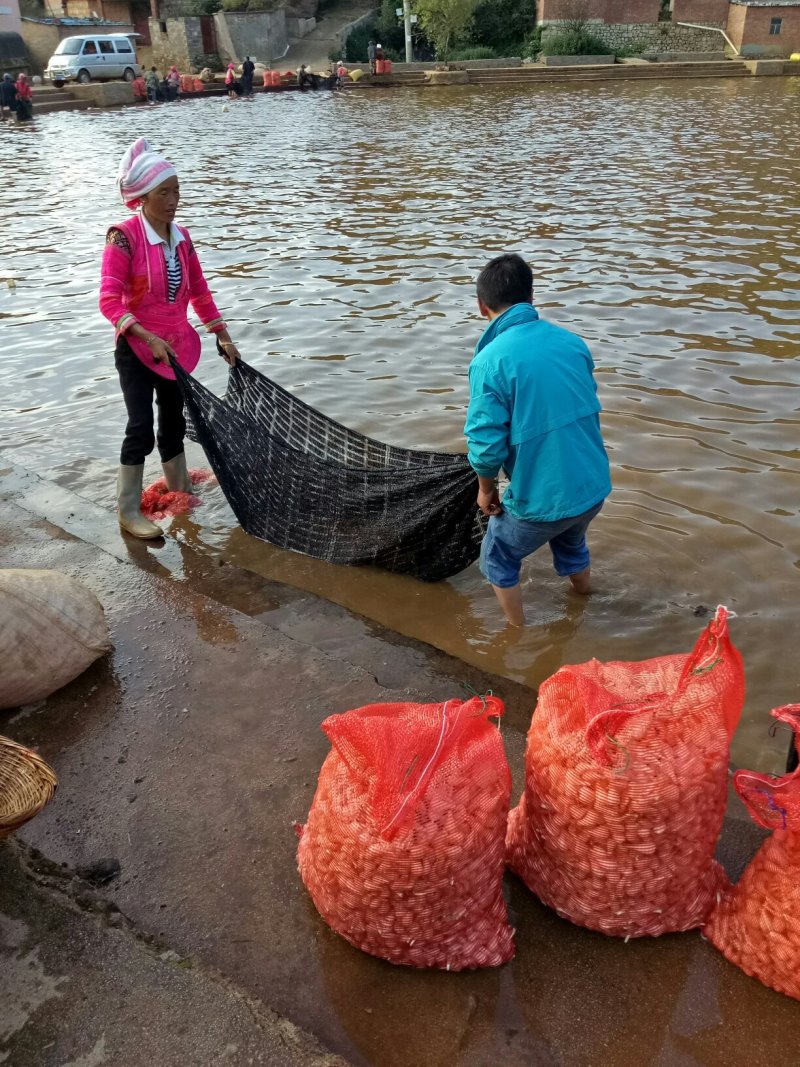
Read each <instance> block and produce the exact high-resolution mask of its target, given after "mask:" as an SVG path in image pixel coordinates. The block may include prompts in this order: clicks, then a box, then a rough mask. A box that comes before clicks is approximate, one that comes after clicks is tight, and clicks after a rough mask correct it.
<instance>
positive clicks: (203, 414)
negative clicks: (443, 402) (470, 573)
mask: <svg viewBox="0 0 800 1067" xmlns="http://www.w3.org/2000/svg"><path fill="white" fill-rule="evenodd" d="M176 372H177V375H178V381H179V383H180V386H181V390H182V392H183V396H184V401H185V405H186V411H187V416H188V421H189V423H190V431H189V432H190V436H191V437H192V438H193V440H196V441H197V442H199V444H200V445H202V447H203V449H204V450H205V453H206V455H207V457H208V461H209V463H210V464H211V467H212V469H213V471H214V473H215V474H216V476H217V478H218V479H219V484H220V486H221V487H222V491H223V493H224V494H225V496H226V497H227V499H228V502H229V503H230V505H231V507H232V508H233V511H234V514H235V515H236V518H237V519H238V520H239V522H240V523H241V525H242V527H243V529H244V530H246V531H247V533H249V534H253V536H255V537H260V538H262V539H263V540H264V541H269V542H270V544H273V545H279V546H280V547H281V548H289V549H293V550H294V551H295V552H304V553H305V554H306V555H309V556H315V557H316V558H317V559H324V560H328V561H329V562H330V563H346V564H351V565H363V564H375V565H377V566H379V567H384V568H385V569H386V570H390V571H397V572H399V573H401V574H411V575H414V576H415V577H417V578H421V579H422V580H423V581H427V582H436V581H440V580H441V579H443V578H448V577H449V576H450V575H452V574H456V573H457V572H458V571H461V570H463V569H464V568H465V567H467V566H469V564H470V563H472V562H473V560H475V559H477V557H478V551H479V548H480V542H481V538H482V536H483V524H482V519H481V514H480V512H479V511H478V509H477V507H476V503H475V499H476V495H477V481H476V477H475V474H474V472H473V470H472V468H471V467H470V465H469V463H468V461H467V457H466V455H455V454H445V453H440V452H417V451H414V450H412V449H408V448H395V447H393V446H392V445H385V444H381V443H380V442H379V441H373V440H372V439H371V438H369V437H365V436H364V435H363V434H360V433H356V431H355V430H348V429H347V428H346V427H344V426H342V425H340V424H339V423H338V422H334V421H333V419H329V418H326V416H325V415H322V414H321V413H320V412H319V411H316V410H315V409H314V408H311V407H309V406H308V405H307V404H304V403H303V401H302V400H299V399H298V398H297V397H296V396H293V395H292V394H291V393H289V392H287V391H286V390H285V389H282V388H281V387H280V386H279V385H277V384H276V383H275V382H273V381H271V380H270V379H269V378H265V377H264V376H263V375H262V374H259V372H258V371H257V370H254V368H253V367H251V366H249V365H248V364H246V363H242V362H241V361H240V362H239V363H237V364H236V366H235V367H233V368H232V369H231V371H230V374H229V377H228V390H227V392H226V394H225V396H223V397H217V396H215V395H214V394H213V393H210V392H209V391H208V389H206V388H205V387H204V386H202V385H201V384H200V383H199V382H198V381H197V380H196V379H195V378H192V377H191V376H190V375H188V374H186V373H185V372H184V371H183V370H181V369H180V367H177V368H176Z"/></svg>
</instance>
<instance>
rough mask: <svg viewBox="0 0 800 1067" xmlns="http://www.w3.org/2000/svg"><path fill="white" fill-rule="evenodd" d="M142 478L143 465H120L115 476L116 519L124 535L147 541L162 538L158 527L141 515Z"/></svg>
mask: <svg viewBox="0 0 800 1067" xmlns="http://www.w3.org/2000/svg"><path fill="white" fill-rule="evenodd" d="M143 478H144V463H140V464H139V465H138V466H136V467H132V466H130V465H129V464H127V463H122V464H120V468H119V474H118V475H117V517H118V518H119V524H120V526H121V527H122V529H123V530H125V532H126V533H129V534H131V535H132V536H133V537H141V538H142V539H143V540H145V541H147V540H150V539H151V538H154V537H163V536H164V534H163V531H162V529H161V527H160V526H156V524H155V523H154V522H150V520H149V519H146V518H145V517H144V515H142V480H143Z"/></svg>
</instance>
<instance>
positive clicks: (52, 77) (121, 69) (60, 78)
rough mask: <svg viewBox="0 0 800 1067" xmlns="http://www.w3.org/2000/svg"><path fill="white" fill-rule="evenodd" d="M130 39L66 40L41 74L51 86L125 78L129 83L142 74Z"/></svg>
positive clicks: (114, 35) (126, 36)
mask: <svg viewBox="0 0 800 1067" xmlns="http://www.w3.org/2000/svg"><path fill="white" fill-rule="evenodd" d="M131 36H137V34H131V35H129V34H126V33H107V34H103V36H100V35H98V34H91V35H85V36H84V35H81V36H80V37H65V38H64V40H63V41H60V42H59V45H58V48H57V49H56V50H55V52H54V53H53V54H52V56H51V57H50V59H49V61H48V64H47V69H46V70H45V72H44V76H45V80H46V81H50V82H69V81H78V82H81V83H82V84H84V85H86V84H87V83H88V82H90V81H99V80H100V79H103V78H105V79H108V78H124V79H125V81H127V82H132V81H133V79H134V78H138V77H139V75H140V74H141V73H142V68H141V67H140V66H139V63H138V60H137V58H136V50H135V49H134V46H133V41H132V40H131Z"/></svg>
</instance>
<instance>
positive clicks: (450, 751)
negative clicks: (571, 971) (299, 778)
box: [297, 696, 514, 971]
mask: <svg viewBox="0 0 800 1067" xmlns="http://www.w3.org/2000/svg"><path fill="white" fill-rule="evenodd" d="M502 714H503V704H502V701H500V700H498V699H497V698H495V697H492V696H488V697H485V698H484V697H475V698H473V699H472V700H469V701H466V702H465V703H462V702H460V701H458V700H448V701H447V703H445V704H371V705H369V706H367V707H364V708H357V709H356V710H355V711H348V712H346V713H345V714H344V715H332V716H331V717H330V718H328V719H326V720H325V722H324V723H323V724H322V729H323V730H324V731H325V733H326V734H327V735H328V737H329V738H330V740H331V743H332V745H333V749H332V751H331V752H330V753H329V755H328V757H327V759H326V760H325V763H324V764H323V766H322V770H321V772H320V776H319V784H318V786H317V792H316V794H315V796H314V801H313V803H312V805H311V811H310V812H309V815H308V822H307V823H306V825H305V827H303V828H302V829H301V830H300V831H299V832H300V835H301V837H300V846H299V848H298V853H297V858H298V867H299V869H300V875H301V877H302V879H303V881H304V882H305V885H306V887H307V889H308V891H309V893H310V894H311V897H312V899H313V901H314V904H315V905H316V907H317V910H318V911H319V913H320V915H321V916H322V917H323V919H324V920H325V921H326V922H327V923H328V925H329V926H331V927H332V928H333V929H334V930H335V931H336V932H337V933H339V934H341V935H342V937H345V938H347V940H348V941H350V942H351V944H353V945H355V946H356V947H357V948H360V949H363V950H364V951H365V952H369V953H371V954H372V955H374V956H381V957H382V958H383V959H387V960H390V961H391V962H392V963H405V964H409V965H411V966H412V967H441V968H444V969H446V970H451V971H460V970H464V969H467V968H471V967H492V966H497V965H498V964H501V963H505V962H506V961H507V960H510V959H511V958H512V957H513V955H514V940H513V931H512V929H511V927H510V926H509V924H508V919H507V914H506V905H505V901H504V900H503V891H502V883H503V869H504V866H505V863H504V838H505V828H506V821H507V819H508V806H509V799H510V795H511V777H510V774H509V770H508V764H507V762H506V757H505V752H504V750H503V742H502V738H501V737H500V731H499V730H498V729H497V727H496V726H495V724H494V723H492V722H491V721H490V719H491V718H493V717H496V716H500V715H502Z"/></svg>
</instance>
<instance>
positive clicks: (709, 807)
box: [506, 608, 744, 937]
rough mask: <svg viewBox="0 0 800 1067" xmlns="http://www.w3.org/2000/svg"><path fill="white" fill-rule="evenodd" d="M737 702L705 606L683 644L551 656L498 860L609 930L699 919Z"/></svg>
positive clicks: (715, 874) (638, 930)
mask: <svg viewBox="0 0 800 1067" xmlns="http://www.w3.org/2000/svg"><path fill="white" fill-rule="evenodd" d="M743 703H744V675H743V671H742V661H741V657H740V656H739V653H738V652H737V651H736V649H735V648H734V647H733V645H732V644H731V641H730V637H729V635H728V612H727V611H726V609H725V608H718V609H717V612H716V615H715V618H714V620H713V621H712V622H711V623H710V624H709V625H708V627H707V628H706V629H705V631H704V632H703V634H702V635H701V637H700V639H699V640H698V642H697V644H696V646H695V648H694V650H693V651H692V653H691V654H690V655H688V656H687V655H676V656H662V657H660V658H658V659H651V660H645V661H644V662H641V663H599V662H598V661H597V660H591V661H590V662H589V663H583V664H580V665H578V666H570V667H563V668H562V669H561V670H560V671H558V672H557V673H556V674H554V675H553V676H552V677H551V678H548V679H547V681H546V682H544V684H543V685H542V687H541V689H540V690H539V701H538V705H537V708H536V713H535V715H534V716H533V720H532V722H531V728H530V731H529V732H528V743H527V750H526V754H525V789H524V792H523V795H522V799H521V800H520V803H519V806H518V807H516V808H515V809H514V810H513V811H512V812H511V816H510V818H509V826H508V837H507V841H506V854H507V859H508V864H509V866H510V867H511V869H512V870H513V871H515V872H516V873H517V874H518V875H519V876H520V877H521V878H522V879H523V880H524V881H525V883H526V884H527V885H528V887H529V888H530V889H531V890H532V891H533V892H534V893H535V894H536V896H537V897H539V899H540V900H541V901H542V902H543V903H545V904H547V905H549V906H550V907H551V908H554V909H555V910H556V911H557V912H558V913H559V915H561V916H563V917H564V918H567V919H570V920H571V921H572V922H574V923H577V924H578V925H580V926H587V927H589V928H590V929H592V930H600V931H601V932H603V933H606V934H614V935H617V936H620V937H644V936H647V935H652V936H654V935H657V934H663V933H667V932H668V931H675V930H688V929H691V928H692V927H695V926H700V925H702V923H703V922H704V921H705V920H706V918H707V917H708V914H709V912H710V910H711V906H712V904H713V902H714V900H715V899H716V894H717V892H718V891H719V890H720V889H721V888H722V887H723V886H724V885H725V884H726V879H725V875H724V873H723V871H722V868H721V867H719V865H718V864H717V863H716V862H715V861H714V858H713V857H714V849H715V845H716V841H717V838H718V836H719V832H720V830H721V827H722V820H723V816H724V814H725V805H726V795H727V780H728V748H729V743H730V738H731V736H732V735H733V732H734V730H735V729H736V725H737V723H738V721H739V716H740V714H741V710H742V705H743Z"/></svg>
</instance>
